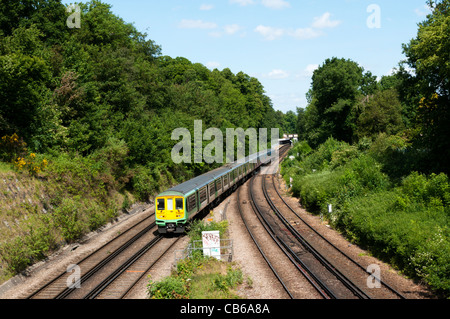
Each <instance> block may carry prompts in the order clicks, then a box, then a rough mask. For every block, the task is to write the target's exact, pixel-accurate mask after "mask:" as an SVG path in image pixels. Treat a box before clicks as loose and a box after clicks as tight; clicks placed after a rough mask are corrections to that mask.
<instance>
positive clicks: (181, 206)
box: [175, 198, 183, 210]
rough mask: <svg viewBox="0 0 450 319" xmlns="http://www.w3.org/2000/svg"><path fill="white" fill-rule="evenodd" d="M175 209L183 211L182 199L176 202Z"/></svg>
mask: <svg viewBox="0 0 450 319" xmlns="http://www.w3.org/2000/svg"><path fill="white" fill-rule="evenodd" d="M175 209H176V210H183V199H182V198H177V199H176V200H175Z"/></svg>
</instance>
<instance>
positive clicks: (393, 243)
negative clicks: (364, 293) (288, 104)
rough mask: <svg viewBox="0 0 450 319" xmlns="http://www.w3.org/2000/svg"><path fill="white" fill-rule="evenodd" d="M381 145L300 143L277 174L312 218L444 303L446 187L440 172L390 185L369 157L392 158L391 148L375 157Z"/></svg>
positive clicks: (449, 286) (447, 283)
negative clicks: (418, 282) (417, 281)
mask: <svg viewBox="0 0 450 319" xmlns="http://www.w3.org/2000/svg"><path fill="white" fill-rule="evenodd" d="M380 138H381V139H384V136H381V137H380ZM378 143H379V141H378V142H377V141H375V142H374V143H369V144H368V143H367V142H365V143H363V144H357V145H350V144H347V143H345V142H338V141H336V140H334V139H331V138H330V139H328V140H327V141H326V142H325V143H324V144H322V145H321V146H320V147H319V148H318V149H317V150H315V151H312V150H311V148H309V147H308V146H307V144H306V143H305V142H303V143H298V144H297V145H296V146H295V147H294V149H292V150H291V154H290V155H291V156H295V157H296V158H295V160H291V161H290V160H287V161H286V162H285V163H284V164H283V168H282V174H283V175H284V177H285V179H286V181H288V180H289V178H290V177H292V178H293V179H294V182H293V187H292V189H291V192H292V194H293V195H294V196H296V197H299V198H300V199H301V203H302V205H304V207H306V208H307V209H308V210H309V211H311V212H313V213H316V214H321V215H323V216H324V217H325V218H326V219H327V220H329V221H330V224H331V225H333V226H334V227H335V228H336V229H338V230H340V231H341V232H342V233H343V234H344V235H346V236H347V237H348V238H349V239H350V240H351V241H353V242H355V243H357V244H359V245H362V246H363V247H366V248H368V249H369V250H370V251H371V252H372V253H373V254H374V255H375V256H377V257H380V258H381V259H383V260H385V261H387V262H390V263H391V264H392V265H394V266H396V267H397V268H398V269H400V270H402V271H403V272H404V273H405V274H406V275H408V276H410V277H412V278H418V279H422V280H423V281H424V282H426V283H427V284H429V285H430V286H431V287H432V288H433V289H435V290H436V292H438V293H442V294H443V295H445V296H449V295H450V228H449V226H450V223H449V220H450V219H449V217H450V181H449V179H448V177H447V176H446V175H445V174H443V173H441V174H439V175H437V174H430V175H425V174H421V173H418V172H411V173H410V174H408V175H407V176H404V177H403V178H401V179H400V180H399V179H398V178H392V177H391V176H390V175H389V174H388V173H387V172H389V171H391V169H389V168H388V169H385V167H386V166H385V165H384V164H383V163H382V162H380V161H378V160H377V159H375V158H374V156H373V154H374V150H377V152H376V153H375V154H376V155H377V156H376V157H379V158H389V156H388V155H387V154H386V153H390V152H392V149H393V148H394V146H393V145H392V148H390V147H388V148H386V149H385V151H384V153H379V152H378V151H379V145H378ZM397 152H400V153H403V152H401V150H397ZM297 154H298V156H297ZM394 175H395V174H394ZM330 204H331V205H332V213H329V211H328V205H330Z"/></svg>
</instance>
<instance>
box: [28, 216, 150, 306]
mask: <svg viewBox="0 0 450 319" xmlns="http://www.w3.org/2000/svg"><path fill="white" fill-rule="evenodd" d="M154 215H155V213H152V214H150V215H149V216H147V217H146V218H144V219H142V220H140V221H139V222H137V223H135V224H134V225H132V226H131V227H130V228H128V229H127V230H126V231H124V232H123V233H121V234H120V235H119V236H117V237H115V238H114V239H112V240H111V241H109V242H107V243H105V244H104V245H102V246H101V247H100V248H98V249H96V250H95V251H94V252H92V253H90V254H89V255H88V256H86V257H84V258H83V259H82V260H80V261H79V262H78V264H81V263H83V262H85V261H86V260H88V259H89V258H91V257H93V256H94V255H95V254H97V253H98V252H99V251H101V250H102V249H104V248H105V247H107V246H108V245H111V244H112V243H114V242H116V241H118V240H119V239H120V238H122V237H123V236H125V235H126V234H127V233H128V232H130V231H131V230H133V229H134V228H136V227H138V226H139V225H141V224H142V223H144V222H146V221H147V220H148V219H150V218H151V217H152V216H154ZM150 227H151V228H153V227H155V223H152V224H150V226H147V227H146V228H145V229H144V230H142V231H140V232H139V233H138V234H137V235H135V236H134V237H132V238H131V239H130V240H129V241H128V242H130V241H132V242H134V241H136V240H137V239H138V238H139V237H141V236H142V235H143V234H144V233H145V232H146V230H147V229H148V228H150ZM137 236H139V237H137ZM136 237H137V238H136ZM119 249H120V248H119ZM66 275H67V272H63V273H61V274H60V275H58V276H56V277H55V278H54V279H52V280H51V281H50V282H48V283H46V284H45V285H44V286H42V287H40V288H39V289H38V290H36V291H35V292H33V293H32V294H31V295H29V296H28V297H27V299H33V298H34V297H36V296H37V295H39V294H41V293H42V292H44V291H45V290H46V289H48V288H49V287H50V285H52V284H54V283H55V282H57V281H58V280H60V279H62V277H64V276H66ZM79 283H81V281H77V282H76V283H75V284H79ZM74 286H76V285H74ZM66 290H71V289H70V288H67V289H65V290H64V291H63V292H61V293H60V294H59V295H62V294H63V293H65V291H66ZM66 293H67V292H66ZM59 295H58V296H59ZM58 296H57V297H55V299H58Z"/></svg>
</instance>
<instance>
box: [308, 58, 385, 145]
mask: <svg viewBox="0 0 450 319" xmlns="http://www.w3.org/2000/svg"><path fill="white" fill-rule="evenodd" d="M375 89H376V81H375V77H374V76H373V75H372V74H371V73H370V72H366V73H364V69H363V68H362V67H360V66H359V65H358V64H357V63H356V62H354V61H351V60H345V59H338V58H332V59H327V60H326V61H325V62H324V64H323V65H322V66H321V67H319V69H317V70H316V71H315V72H314V75H313V77H312V86H311V91H310V92H309V93H308V95H309V97H308V100H309V101H310V104H309V106H308V107H311V108H313V109H314V112H312V111H311V112H309V113H310V114H311V115H312V114H314V113H316V112H317V116H309V117H306V118H307V119H308V118H309V119H310V120H312V121H313V122H312V123H308V126H309V127H310V129H312V130H313V131H314V133H313V135H314V137H311V138H312V139H313V140H314V141H312V140H311V142H312V144H313V145H316V146H317V145H318V143H319V144H320V143H323V142H324V141H325V140H326V139H327V138H328V137H330V136H333V137H334V138H336V139H338V140H343V141H347V142H351V140H352V137H353V131H354V129H355V122H356V115H355V113H354V112H353V108H354V106H355V104H356V102H357V100H358V97H359V96H360V95H367V94H372V93H373V92H374V91H375Z"/></svg>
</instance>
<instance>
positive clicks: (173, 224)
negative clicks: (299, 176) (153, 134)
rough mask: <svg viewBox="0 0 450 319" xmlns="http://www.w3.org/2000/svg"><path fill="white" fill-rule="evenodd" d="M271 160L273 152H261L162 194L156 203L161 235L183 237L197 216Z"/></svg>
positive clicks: (157, 220) (217, 202)
mask: <svg viewBox="0 0 450 319" xmlns="http://www.w3.org/2000/svg"><path fill="white" fill-rule="evenodd" d="M271 160H272V151H271V150H266V151H261V152H259V153H256V154H253V155H250V156H248V157H246V158H245V159H244V161H242V160H241V161H237V162H234V163H231V164H228V165H225V166H223V167H220V168H218V169H215V170H213V171H211V172H209V173H206V174H203V175H201V176H198V177H196V178H194V179H191V180H189V181H187V182H185V183H183V184H180V185H178V186H175V187H173V188H171V189H169V190H167V191H165V192H163V193H161V194H159V195H158V196H157V197H156V199H155V204H156V207H155V215H156V225H157V226H158V232H159V233H160V234H166V233H176V234H180V233H184V232H185V231H186V228H187V226H188V225H189V222H190V221H191V219H192V218H193V217H194V216H195V215H197V214H198V213H200V212H201V211H203V210H205V209H211V208H213V207H214V206H216V205H217V204H219V203H220V202H221V201H222V200H223V199H224V198H226V197H228V196H229V195H230V194H231V193H232V192H233V191H235V190H236V189H237V187H238V186H239V184H241V183H243V182H244V181H246V180H247V179H248V178H249V177H250V176H251V175H252V174H254V173H255V172H256V171H257V170H258V169H259V168H260V166H261V165H264V164H267V163H269V162H270V161H271Z"/></svg>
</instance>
